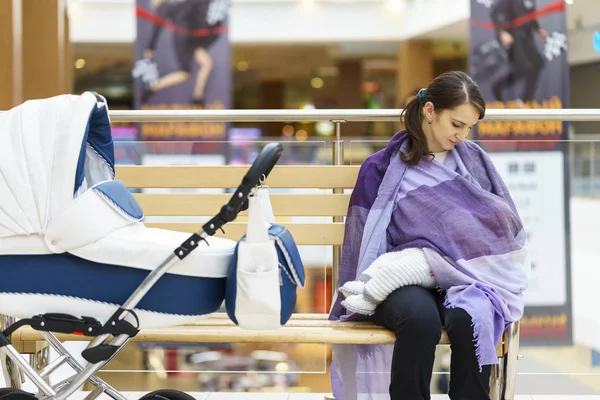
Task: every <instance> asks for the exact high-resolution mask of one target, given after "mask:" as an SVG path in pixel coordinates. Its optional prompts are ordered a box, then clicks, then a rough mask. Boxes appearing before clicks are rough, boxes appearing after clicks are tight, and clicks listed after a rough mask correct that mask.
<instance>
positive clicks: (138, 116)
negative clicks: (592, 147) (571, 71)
mask: <svg viewBox="0 0 600 400" xmlns="http://www.w3.org/2000/svg"><path fill="white" fill-rule="evenodd" d="M401 113H402V110H400V109H380V110H360V109H359V110H348V109H346V110H113V111H110V117H111V120H112V122H292V121H293V122H319V121H329V122H336V121H337V122H379V121H382V122H398V121H399V120H400V115H401ZM485 119H486V120H491V121H543V120H558V121H600V109H598V108H560V109H557V108H547V109H489V110H487V111H486V116H485Z"/></svg>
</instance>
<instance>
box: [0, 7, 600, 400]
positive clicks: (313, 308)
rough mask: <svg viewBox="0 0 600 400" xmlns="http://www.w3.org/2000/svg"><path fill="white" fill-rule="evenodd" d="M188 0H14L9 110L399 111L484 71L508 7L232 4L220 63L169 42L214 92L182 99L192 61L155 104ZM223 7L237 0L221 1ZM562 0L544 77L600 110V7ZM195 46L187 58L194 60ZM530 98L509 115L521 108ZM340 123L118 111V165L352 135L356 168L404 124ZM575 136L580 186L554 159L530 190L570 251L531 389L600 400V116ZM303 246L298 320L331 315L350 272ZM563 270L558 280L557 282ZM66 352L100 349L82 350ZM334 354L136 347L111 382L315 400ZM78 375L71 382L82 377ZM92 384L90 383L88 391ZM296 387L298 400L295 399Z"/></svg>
mask: <svg viewBox="0 0 600 400" xmlns="http://www.w3.org/2000/svg"><path fill="white" fill-rule="evenodd" d="M186 1H187V0H183V1H182V0H0V4H1V5H2V6H1V7H0V54H2V55H3V56H2V57H0V87H1V88H2V91H0V110H2V111H5V110H9V109H11V108H13V107H15V106H18V105H20V104H22V103H24V102H25V101H28V100H32V99H43V98H48V97H52V96H57V95H61V94H68V93H70V94H81V93H83V92H86V91H93V92H96V93H98V94H100V95H101V96H103V97H104V98H105V99H106V101H107V103H108V105H109V108H110V110H113V111H134V110H205V111H207V112H210V111H211V110H219V111H220V110H248V111H251V110H267V111H274V110H283V111H285V110H289V111H293V110H306V111H307V112H310V111H312V110H329V111H332V112H333V111H335V110H373V111H376V110H394V109H395V110H398V111H400V110H401V109H402V108H403V107H404V106H405V105H406V104H407V103H408V102H409V101H410V100H411V99H412V98H413V96H414V95H415V94H416V93H417V92H418V90H419V89H420V88H423V87H426V86H427V85H428V84H429V82H430V81H431V80H432V79H433V78H434V77H436V76H437V75H439V74H441V73H444V72H446V71H451V70H458V71H464V72H467V73H470V71H471V70H472V68H473V66H472V60H473V58H474V57H476V56H477V54H476V53H475V51H474V43H475V42H477V41H478V42H481V40H479V39H478V38H477V36H476V35H475V36H474V35H473V32H474V30H473V27H474V26H475V24H474V23H473V20H472V18H473V14H472V12H473V9H474V8H473V7H474V6H477V7H484V6H485V5H486V4H487V5H488V6H489V5H491V4H493V3H494V0H231V4H228V5H226V12H227V13H228V14H227V15H226V18H225V21H226V22H225V23H224V25H223V26H225V27H226V29H223V30H222V31H220V32H225V33H224V34H221V35H220V36H219V37H218V39H217V41H216V42H214V43H211V44H210V45H207V46H206V47H207V48H209V47H210V46H212V49H211V50H210V52H209V53H210V54H209V55H208V56H207V53H206V51H199V50H198V49H197V48H196V49H193V48H192V49H191V50H190V46H189V43H188V44H186V43H187V42H185V43H184V42H177V41H176V40H175V41H173V42H170V41H168V40H167V39H165V37H164V36H161V37H159V39H157V40H156V41H157V43H158V45H157V46H162V47H160V49H162V50H160V51H162V53H160V54H161V55H160V56H161V57H163V61H162V64H161V65H160V66H159V69H160V68H163V71H160V72H159V74H160V75H164V74H165V72H164V70H165V69H166V68H167V66H168V68H172V69H173V68H175V69H176V68H177V67H173V65H176V64H177V63H178V62H179V64H180V65H183V64H185V63H184V62H183V61H182V59H183V60H185V57H189V60H191V59H193V60H195V61H196V62H197V63H199V64H200V65H201V66H204V67H201V68H205V67H206V65H210V67H211V68H212V72H211V75H210V77H209V78H208V83H206V87H205V94H204V96H205V97H204V99H201V100H198V101H196V99H191V100H180V98H181V96H179V95H178V93H177V91H178V90H180V92H181V91H183V90H184V89H183V85H186V86H185V88H186V89H185V90H186V91H187V92H186V94H185V96H187V97H190V95H191V94H192V92H193V91H194V90H196V89H197V87H195V86H194V83H195V82H193V80H191V79H189V78H190V77H193V76H195V75H194V74H193V73H191V72H195V70H194V71H190V69H189V68H188V67H185V66H184V67H182V69H183V70H184V71H178V72H177V73H175V74H173V75H172V76H173V79H181V80H180V81H177V82H176V84H175V85H174V86H172V87H169V88H168V89H166V90H164V91H163V92H162V93H163V94H164V95H161V94H159V92H154V93H151V94H150V95H149V96H150V97H147V96H148V92H147V91H144V89H143V85H141V84H140V83H139V80H138V79H136V77H135V75H136V69H137V68H141V65H142V64H141V60H143V58H144V54H145V53H144V52H145V51H147V48H148V47H149V46H148V43H149V41H150V40H151V34H150V25H151V24H152V23H154V24H155V25H157V24H163V23H164V24H163V25H164V26H163V28H166V29H163V31H165V32H167V31H169V32H170V31H175V30H176V29H177V27H175V28H173V29H171V28H170V25H169V22H168V17H164V16H161V15H158V11H157V12H156V14H153V13H154V11H152V10H155V9H156V10H158V8H156V7H159V6H160V5H161V4H163V3H165V2H166V3H178V2H181V3H185V2H186ZM211 1H212V2H214V3H219V2H220V3H222V4H225V3H228V1H220V0H206V1H205V3H210V2H211ZM496 1H500V0H496ZM524 1H525V3H537V8H538V10H544V9H548V7H549V6H548V5H556V3H557V2H556V1H551V0H537V1H536V0H524ZM562 2H563V1H562V0H560V1H558V3H562ZM545 6H548V7H545ZM560 6H561V10H563V12H564V20H561V21H562V24H563V26H562V27H561V26H560V25H556V24H560V22H557V21H559V20H560V18H558V17H556V16H550V17H548V16H547V15H546V16H544V15H543V13H542V14H540V15H539V16H538V19H539V21H540V24H541V25H544V23H545V22H544V21H546V20H545V19H544V18H548V21H550V22H551V23H552V24H554V26H549V24H550V22H548V24H547V25H548V26H547V27H545V29H546V30H547V31H548V32H550V33H551V34H552V32H562V33H563V34H566V36H567V43H568V46H567V45H566V44H564V45H563V47H562V49H561V51H562V54H563V55H564V56H565V57H566V60H567V61H566V63H565V67H564V68H555V69H552V72H551V73H550V72H548V71H549V70H550V69H548V71H545V72H544V75H543V78H541V79H540V82H541V83H539V87H543V86H544V85H547V87H548V88H551V87H552V88H560V93H557V94H556V96H561V101H562V106H563V107H558V108H565V109H569V108H570V109H595V110H597V111H598V112H599V113H600V94H599V93H600V2H599V1H598V0H564V4H560ZM148 10H150V11H148ZM153 18H154V19H153ZM165 21H167V22H165ZM161 34H162V33H161ZM200 36H201V35H200ZM552 37H555V36H552ZM155 39H156V37H155ZM182 43H183V44H182ZM182 46H183V48H182ZM185 46H188V47H187V48H186V47H185ZM194 46H195V45H194ZM165 49H167V50H165ZM185 51H188V53H189V54H187V55H186V54H182V52H185ZM155 53H156V54H159V50H155ZM559 53H560V52H559ZM156 57H158V55H156ZM189 60H188V61H189ZM203 63H204V64H203ZM186 68H187V70H186ZM553 68H554V67H553ZM490 74H491V72H490ZM487 76H488V75H485V73H484V74H482V75H480V77H479V78H478V79H482V80H485V79H487ZM540 76H542V73H541V72H540ZM476 80H477V79H476ZM184 81H185V82H184ZM553 81H555V82H553ZM181 82H183V83H181ZM557 82H558V83H557ZM195 84H196V86H197V85H198V83H197V82H196V83H195ZM178 88H180V89H178ZM540 90H546V89H540ZM548 90H554V89H548ZM145 96H146V97H145ZM161 96H162V98H161ZM185 96H183V97H185ZM194 96H195V92H194ZM148 99H150V100H148ZM534 102H535V100H534ZM541 103H542V101H541V100H540V101H539V102H538V103H536V104H538V105H540V104H541ZM490 104H491V103H490ZM505 104H508V103H505ZM514 104H516V103H514V102H513V103H512V105H511V106H510V107H511V108H519V106H518V105H517V106H514ZM530 104H532V103H528V104H527V105H526V106H523V107H522V108H527V107H529V106H530ZM540 107H542V106H540ZM496 108H502V107H496ZM507 108H509V107H508V106H507ZM531 108H536V107H535V106H532V107H531ZM551 108H554V107H551ZM334 122H335V121H318V122H308V121H304V122H295V121H293V120H292V119H291V118H290V120H289V121H277V122H260V121H258V122H244V121H235V122H227V123H212V124H213V125H212V126H210V123H198V122H197V123H196V125H198V126H197V127H196V128H194V127H192V125H191V124H190V125H189V126H187V127H184V124H183V123H179V124H173V123H169V122H165V123H162V124H163V125H162V126H161V125H160V124H153V123H137V122H119V121H115V122H113V123H112V131H113V139H114V141H115V159H116V163H117V164H121V165H138V164H142V165H143V164H150V165H161V164H168V165H191V164H204V165H206V164H211V163H215V164H218V165H223V164H250V163H251V161H252V158H253V157H254V156H255V155H256V153H257V149H258V148H259V146H261V145H262V144H264V143H265V142H268V141H279V142H281V143H283V144H284V147H285V150H286V151H285V152H284V155H283V156H282V161H281V163H284V164H288V165H296V164H301V165H304V164H307V165H313V164H316V165H328V164H331V163H332V162H333V159H332V148H333V146H334V145H335V144H334V141H335V139H336V129H337V128H340V129H341V131H340V135H341V140H342V141H343V142H344V153H343V160H342V162H343V163H344V164H346V165H360V164H361V162H362V161H363V160H364V159H365V158H366V157H367V156H369V155H370V154H372V153H373V152H375V151H377V150H378V149H379V148H381V147H383V146H384V145H385V143H387V141H388V140H389V139H390V138H391V137H392V136H393V135H394V134H395V133H396V132H398V131H399V130H400V129H401V122H400V116H399V114H398V121H381V120H379V121H363V122H353V123H342V124H340V125H338V126H336V124H335V123H334ZM564 129H565V130H566V132H565V134H564V135H562V138H561V139H560V141H561V146H562V145H565V146H564V147H561V149H563V150H561V151H562V153H561V154H562V155H564V160H566V162H565V166H564V169H562V167H560V168H559V169H558V172H557V173H560V174H561V176H562V174H563V173H565V176H564V178H565V179H564V180H562V179H560V177H557V176H555V175H551V174H547V175H545V176H544V173H543V168H546V167H544V166H542V165H549V164H543V163H544V162H546V161H544V160H546V159H545V158H544V157H541V156H540V158H539V163H540V167H539V168H538V172H539V174H540V176H538V177H537V178H534V179H538V180H539V181H540V182H543V183H540V184H539V185H540V186H539V187H544V188H546V189H544V190H541V191H540V190H539V189H538V192H539V193H537V194H534V195H531V196H530V198H529V200H531V202H532V204H534V205H533V206H532V207H533V208H532V209H531V210H529V211H528V212H529V213H530V214H531V216H532V217H531V218H532V219H535V220H536V221H537V219H536V218H539V219H542V220H544V219H547V220H556V219H558V220H559V221H563V222H561V223H560V224H558V225H557V224H554V225H552V224H550V225H547V226H550V228H547V229H542V230H540V229H539V227H538V228H535V227H534V228H533V229H538V232H537V234H538V235H537V237H536V236H534V237H535V239H532V241H534V243H535V244H534V246H535V251H536V252H537V253H536V256H539V254H541V256H540V257H541V259H543V260H547V261H548V262H550V263H553V262H555V261H556V260H553V258H554V257H555V256H554V255H549V254H550V253H552V251H553V249H555V248H557V247H561V246H562V247H561V248H563V250H561V251H562V252H559V256H562V257H563V258H564V259H565V261H564V262H562V261H560V262H558V261H556V264H557V265H556V266H554V267H552V268H548V269H547V270H545V272H541V271H538V272H537V274H538V275H539V276H538V275H536V276H537V278H536V279H540V281H539V282H538V283H537V284H536V285H535V287H534V288H533V289H532V290H535V291H537V292H539V293H536V295H535V296H533V297H534V298H535V299H533V300H531V302H530V303H529V304H528V305H526V309H527V307H528V306H531V310H534V311H532V312H531V313H530V314H527V312H526V316H525V317H524V319H523V321H522V325H521V347H520V349H519V353H520V354H521V355H522V358H521V359H520V360H519V364H518V373H517V384H516V393H517V397H516V398H517V399H521V398H522V399H538V398H539V399H542V398H544V399H550V398H553V399H563V398H564V399H580V398H581V399H584V398H585V399H600V313H599V312H598V304H600V303H599V300H598V296H596V294H597V290H598V289H597V288H598V284H599V283H600V250H599V249H598V245H597V240H596V238H597V234H598V229H599V228H598V226H600V198H599V197H598V196H599V193H600V172H599V171H600V157H597V156H596V155H597V154H600V141H599V140H598V137H600V136H598V135H599V134H600V118H599V117H598V115H597V116H596V118H595V120H593V119H592V120H590V121H586V120H584V119H578V120H574V121H572V122H568V123H565V128H564ZM165 132H169V134H167V133H165ZM0 133H4V132H0ZM534 158H535V157H534ZM535 159H536V160H537V159H538V158H535ZM499 160H500V162H503V161H502V159H499ZM561 160H562V159H561ZM547 168H548V170H547V171H549V170H552V171H555V170H553V169H552V166H548V167H547ZM553 173H554V172H553ZM0 177H1V175H0ZM563 183H565V184H564V185H563ZM544 185H545V186H544ZM555 199H558V200H557V201H554V200H555ZM565 199H567V200H569V201H565ZM553 207H556V208H553ZM0 211H2V209H1V208H0ZM596 222H598V224H596ZM532 224H533V222H532ZM552 229H555V230H556V231H552ZM300 247H301V249H300V250H301V254H302V257H303V262H304V267H305V269H306V274H307V283H306V286H305V287H304V288H302V289H300V290H299V291H298V299H297V303H296V308H295V312H296V313H306V314H317V313H318V314H327V313H328V312H329V306H330V303H331V300H332V279H334V276H333V275H332V263H333V259H334V255H333V254H334V251H333V249H332V246H300ZM538 253H539V254H538ZM544 253H547V255H546V256H544ZM552 254H555V253H552ZM535 274H536V272H535V271H534V275H535ZM544 276H545V278H544ZM552 279H553V280H554V283H552V284H548V285H549V286H544V283H541V282H551V281H552ZM551 287H552V290H550V288H551ZM556 288H558V289H556ZM107 290H110V289H109V288H107ZM165 301H166V300H165ZM526 304H527V303H526ZM68 345H69V346H71V347H70V348H73V349H75V350H77V349H80V350H81V349H83V348H85V344H84V343H79V342H70V343H68ZM51 355H52V356H55V354H54V353H51ZM449 357H450V349H449V347H447V346H438V349H437V350H436V362H435V370H434V375H433V378H432V382H431V393H432V394H434V395H437V396H441V397H434V398H439V399H443V398H448V397H443V396H442V395H444V394H446V393H447V391H448V377H449V375H448V372H449V368H450V361H449V360H450V358H449ZM330 362H331V349H330V347H329V346H328V345H325V344H301V343H289V344H288V343H279V344H272V343H144V342H131V343H130V344H129V345H128V346H127V347H125V349H124V350H123V351H121V352H120V353H119V354H118V356H117V357H115V358H114V359H113V360H112V361H110V363H109V364H108V365H107V367H105V368H104V370H103V371H102V372H100V373H99V374H98V376H99V377H100V378H102V379H104V380H105V381H106V382H107V383H108V384H110V385H112V386H113V387H115V388H116V389H118V390H120V391H121V392H123V393H131V394H132V395H131V396H134V395H133V394H134V393H145V392H150V391H153V390H157V389H161V388H170V389H177V390H181V391H186V392H189V393H194V394H195V396H196V398H200V399H205V398H209V399H217V398H221V397H218V395H217V394H218V393H225V394H224V395H223V396H224V397H222V398H223V399H229V398H237V397H232V396H234V395H233V393H232V392H244V394H245V395H246V396H250V395H251V393H253V394H257V395H258V396H259V397H256V398H257V399H258V398H265V399H267V398H273V399H275V398H276V399H280V398H281V399H288V398H289V399H304V398H305V399H309V398H312V397H301V396H303V395H304V396H309V395H310V394H323V393H331V391H332V388H331V383H330V377H329V365H330ZM61 368H63V367H61ZM64 368H66V367H64ZM58 371H59V372H60V371H62V369H59V370H58ZM61 373H63V372H61ZM64 374H66V375H64V376H63V377H61V378H58V379H59V380H60V379H64V378H66V377H68V374H69V372H68V371H67V372H64ZM26 385H27V384H26ZM92 388H93V386H92V385H90V384H86V385H85V386H84V387H83V391H84V392H89V391H90V390H92ZM209 393H210V395H209ZM290 393H291V394H294V395H295V396H296V397H292V396H291V395H289V397H285V396H288V394H290ZM278 394H280V395H282V396H281V397H277V395H278ZM284 395H285V396H284ZM104 396H106V395H103V397H101V398H104ZM211 396H214V397H211ZM519 396H522V397H519ZM545 396H556V397H545ZM561 396H562V397H561ZM138 397H139V396H138ZM82 398H83V397H82ZM106 398H108V397H106ZM128 398H135V397H128ZM240 398H247V397H240ZM251 398H254V397H251ZM315 398H323V397H322V396H321V397H315ZM411 400H412V399H411Z"/></svg>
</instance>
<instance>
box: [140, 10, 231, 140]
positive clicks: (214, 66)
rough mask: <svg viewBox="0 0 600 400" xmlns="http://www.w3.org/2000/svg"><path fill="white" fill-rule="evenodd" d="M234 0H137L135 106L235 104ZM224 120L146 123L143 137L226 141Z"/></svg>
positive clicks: (187, 107) (219, 106)
mask: <svg viewBox="0 0 600 400" xmlns="http://www.w3.org/2000/svg"><path fill="white" fill-rule="evenodd" d="M229 8H230V1H229V0H137V7H136V15H137V38H136V41H135V63H134V66H133V71H132V76H133V78H134V91H135V99H134V106H135V108H136V109H142V110H190V109H211V110H219V109H228V108H231V46H230V42H229V38H228V33H227V32H228V15H229ZM226 138H227V124H225V123H221V122H184V123H172V122H152V123H141V124H140V127H139V139H140V140H144V141H163V140H177V141H206V140H210V141H223V140H226Z"/></svg>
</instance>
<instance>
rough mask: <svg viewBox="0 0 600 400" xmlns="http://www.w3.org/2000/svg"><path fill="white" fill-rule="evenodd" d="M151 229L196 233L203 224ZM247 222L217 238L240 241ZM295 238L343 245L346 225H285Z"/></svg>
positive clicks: (230, 225)
mask: <svg viewBox="0 0 600 400" xmlns="http://www.w3.org/2000/svg"><path fill="white" fill-rule="evenodd" d="M145 225H146V226H147V227H149V228H161V229H168V230H172V231H179V232H187V233H194V232H197V231H199V230H200V229H201V228H202V224H201V223H195V222H147V223H146V224H145ZM246 225H247V224H246V223H245V222H230V223H228V224H227V225H225V226H224V227H223V229H224V230H225V234H223V233H222V232H221V231H218V232H217V234H216V235H215V236H220V237H225V238H228V239H232V240H240V238H241V237H242V236H244V234H245V233H246ZM283 225H285V227H287V228H288V229H289V231H290V233H291V234H292V236H293V237H294V241H295V242H296V244H297V245H323V246H326V245H331V246H333V245H341V244H342V243H343V241H344V223H343V222H327V223H321V224H319V223H295V222H290V223H285V224H283Z"/></svg>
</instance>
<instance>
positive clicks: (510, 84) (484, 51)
mask: <svg viewBox="0 0 600 400" xmlns="http://www.w3.org/2000/svg"><path fill="white" fill-rule="evenodd" d="M476 3H477V4H478V5H479V6H483V7H485V8H486V9H487V10H488V11H487V13H488V15H487V16H485V17H484V19H488V21H489V22H486V21H485V20H482V19H481V17H483V15H482V14H480V12H479V9H478V8H476V9H475V14H474V15H472V21H471V24H472V25H473V27H474V28H476V29H478V31H479V32H481V33H483V32H484V31H489V32H493V36H494V38H493V39H491V40H485V41H484V42H480V43H476V42H474V43H473V44H472V45H473V46H474V51H473V53H472V56H471V74H472V75H473V76H474V77H475V79H476V80H477V81H478V82H480V83H485V84H489V85H490V91H489V92H488V93H489V96H486V100H496V101H499V102H506V101H509V100H516V101H518V102H521V104H525V103H527V102H533V101H535V100H536V99H538V98H539V97H540V93H538V92H539V91H540V85H539V82H541V81H543V80H544V79H543V78H542V75H543V73H542V72H543V71H544V69H546V68H547V66H548V65H549V63H550V62H551V61H553V60H554V59H556V58H558V57H560V56H563V55H564V54H565V53H566V50H567V36H566V34H565V33H563V32H560V31H554V32H552V33H549V31H550V30H551V29H550V28H552V27H554V26H555V23H554V21H550V23H548V25H549V27H544V21H543V19H544V18H545V17H548V16H550V15H551V14H555V13H564V1H562V0H560V1H553V2H548V1H547V0H542V1H540V2H536V1H535V0H476ZM540 5H542V7H540ZM473 12H474V10H473V9H472V14H473ZM477 17H479V20H478V18H477ZM479 28H483V31H481V30H479ZM480 37H487V35H485V34H484V35H483V36H480ZM484 86H485V85H484ZM554 91H555V92H556V90H554ZM484 92H487V90H484ZM542 97H545V98H547V97H549V96H542Z"/></svg>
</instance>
